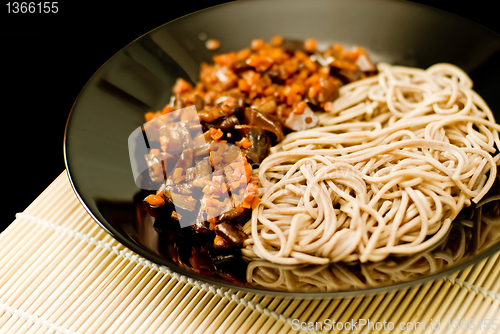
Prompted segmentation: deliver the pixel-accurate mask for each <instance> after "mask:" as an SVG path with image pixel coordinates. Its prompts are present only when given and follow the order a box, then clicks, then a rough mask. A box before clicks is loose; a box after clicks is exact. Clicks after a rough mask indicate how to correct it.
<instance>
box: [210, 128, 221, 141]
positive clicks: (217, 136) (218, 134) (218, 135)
mask: <svg viewBox="0 0 500 334" xmlns="http://www.w3.org/2000/svg"><path fill="white" fill-rule="evenodd" d="M222 135H223V133H222V131H221V130H220V129H216V128H211V129H210V137H212V139H213V140H215V141H218V140H219V139H221V138H222Z"/></svg>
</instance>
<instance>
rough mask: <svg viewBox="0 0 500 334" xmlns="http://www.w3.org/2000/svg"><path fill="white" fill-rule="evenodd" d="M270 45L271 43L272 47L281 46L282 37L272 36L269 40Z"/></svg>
mask: <svg viewBox="0 0 500 334" xmlns="http://www.w3.org/2000/svg"><path fill="white" fill-rule="evenodd" d="M271 43H272V44H273V45H276V46H280V45H281V44H283V37H282V36H280V35H277V36H274V37H273V38H272V39H271Z"/></svg>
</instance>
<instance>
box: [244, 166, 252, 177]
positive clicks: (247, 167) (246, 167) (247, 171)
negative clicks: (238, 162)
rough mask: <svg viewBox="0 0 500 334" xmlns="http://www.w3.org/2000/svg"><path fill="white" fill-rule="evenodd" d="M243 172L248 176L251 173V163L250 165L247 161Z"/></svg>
mask: <svg viewBox="0 0 500 334" xmlns="http://www.w3.org/2000/svg"><path fill="white" fill-rule="evenodd" d="M245 174H246V176H248V177H250V176H251V175H252V165H250V164H249V163H246V164H245Z"/></svg>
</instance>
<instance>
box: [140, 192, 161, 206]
mask: <svg viewBox="0 0 500 334" xmlns="http://www.w3.org/2000/svg"><path fill="white" fill-rule="evenodd" d="M144 201H146V202H147V203H149V205H151V206H154V207H157V206H162V205H163V204H165V200H164V199H163V197H161V196H159V195H153V194H151V195H148V196H147V197H146V198H145V199H144Z"/></svg>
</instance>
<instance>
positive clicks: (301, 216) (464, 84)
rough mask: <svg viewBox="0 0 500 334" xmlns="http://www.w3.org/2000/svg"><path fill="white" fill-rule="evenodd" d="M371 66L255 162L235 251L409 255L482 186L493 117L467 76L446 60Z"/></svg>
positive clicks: (287, 259)
mask: <svg viewBox="0 0 500 334" xmlns="http://www.w3.org/2000/svg"><path fill="white" fill-rule="evenodd" d="M378 69H379V74H378V75H377V76H375V77H372V78H368V79H364V80H361V81H357V82H354V83H351V84H348V85H346V86H343V87H342V88H341V89H340V95H339V98H338V99H337V100H335V101H334V102H333V104H332V111H331V112H330V113H327V114H323V115H321V116H320V126H318V127H316V128H313V129H310V130H307V131H301V132H296V133H291V134H289V135H288V136H287V137H286V138H285V139H284V141H282V142H281V143H280V144H279V145H277V146H276V147H274V148H273V149H272V152H271V154H270V155H269V156H268V157H267V158H266V159H265V160H264V161H263V162H262V164H261V166H260V168H259V180H260V187H261V188H260V192H261V194H263V196H262V200H261V203H260V204H259V205H258V207H257V208H255V209H254V211H253V213H252V219H251V220H250V221H249V222H248V223H247V224H246V225H245V226H244V228H243V229H244V231H245V232H246V233H247V234H248V235H249V236H250V237H249V239H248V240H247V241H246V242H245V244H244V249H243V253H244V255H246V256H249V257H252V258H261V259H266V260H268V261H270V262H273V263H278V264H299V263H312V264H324V263H328V262H338V261H346V262H348V261H355V260H359V261H360V262H368V261H380V260H383V259H384V258H386V257H387V256H389V255H391V254H414V253H416V252H419V251H422V250H425V249H427V248H428V247H430V246H432V245H434V244H435V243H436V242H438V241H439V240H440V239H442V238H443V236H444V235H445V234H446V233H447V232H448V230H449V229H450V226H451V223H452V220H453V219H454V218H455V217H456V216H457V215H458V213H459V212H460V211H461V210H462V208H464V207H466V206H469V205H470V204H471V201H472V202H474V203H477V202H478V201H479V200H480V199H481V198H482V197H483V196H484V195H485V194H486V193H487V192H488V190H489V189H490V188H491V186H492V184H493V182H494V179H495V177H496V173H497V169H496V165H497V161H498V157H499V156H498V155H497V149H498V148H500V141H499V136H498V132H497V131H499V130H500V126H499V125H497V124H496V123H495V120H494V117H493V114H492V112H491V110H490V109H489V107H488V106H487V105H486V103H485V102H484V101H483V99H482V98H481V97H480V96H479V95H478V94H477V93H476V92H475V91H473V90H472V81H471V79H470V78H469V77H468V76H467V74H466V73H465V72H463V71H462V70H461V69H459V68H457V67H456V66H454V65H451V64H436V65H434V66H431V67H430V68H428V69H427V70H422V69H417V68H409V67H401V66H390V65H388V64H380V65H379V66H378Z"/></svg>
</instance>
